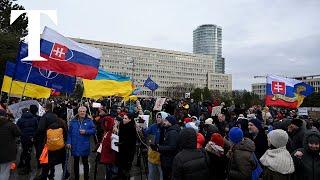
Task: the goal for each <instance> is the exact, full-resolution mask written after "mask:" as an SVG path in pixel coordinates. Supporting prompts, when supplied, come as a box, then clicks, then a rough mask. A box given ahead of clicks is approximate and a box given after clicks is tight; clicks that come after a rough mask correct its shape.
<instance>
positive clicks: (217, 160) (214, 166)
mask: <svg viewBox="0 0 320 180" xmlns="http://www.w3.org/2000/svg"><path fill="white" fill-rule="evenodd" d="M205 150H206V151H207V153H208V156H209V160H210V179H217V180H225V179H226V177H227V175H226V168H227V164H228V159H227V156H226V153H225V152H224V139H223V137H222V136H221V135H220V134H219V133H213V134H212V136H211V139H210V141H209V142H208V144H207V145H206V148H205Z"/></svg>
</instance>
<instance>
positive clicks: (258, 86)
mask: <svg viewBox="0 0 320 180" xmlns="http://www.w3.org/2000/svg"><path fill="white" fill-rule="evenodd" d="M291 78H293V79H297V80H300V81H303V82H305V83H307V84H309V85H311V86H313V87H314V91H315V92H320V75H312V76H297V77H291ZM251 87H252V92H253V93H255V94H257V95H258V96H259V97H260V99H264V97H265V95H266V83H254V84H252V85H251Z"/></svg>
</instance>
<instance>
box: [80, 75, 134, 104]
mask: <svg viewBox="0 0 320 180" xmlns="http://www.w3.org/2000/svg"><path fill="white" fill-rule="evenodd" d="M82 82H83V86H84V92H83V97H87V98H93V99H99V98H101V97H106V96H121V97H127V96H129V95H131V93H132V91H133V88H132V82H131V81H130V78H128V77H125V76H120V75H117V74H113V73H108V72H105V71H103V70H101V69H99V73H98V75H97V78H96V80H88V79H83V80H82Z"/></svg>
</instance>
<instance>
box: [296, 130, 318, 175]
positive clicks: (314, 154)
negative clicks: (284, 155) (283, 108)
mask: <svg viewBox="0 0 320 180" xmlns="http://www.w3.org/2000/svg"><path fill="white" fill-rule="evenodd" d="M292 158H293V162H294V164H295V167H296V172H295V174H294V176H295V177H294V178H295V179H303V180H318V179H320V133H319V131H317V130H310V131H308V132H306V134H305V138H304V141H303V148H300V149H297V150H296V151H295V152H293V153H292Z"/></svg>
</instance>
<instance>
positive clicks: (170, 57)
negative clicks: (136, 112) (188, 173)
mask: <svg viewBox="0 0 320 180" xmlns="http://www.w3.org/2000/svg"><path fill="white" fill-rule="evenodd" d="M74 40H75V41H77V42H80V43H84V44H88V45H90V46H94V47H96V48H99V49H101V51H102V59H101V63H100V66H101V67H102V68H103V69H105V70H107V71H110V72H115V73H118V74H121V75H127V76H130V77H132V79H133V82H134V84H135V85H136V86H137V87H142V86H143V84H144V81H145V80H146V79H147V77H148V76H150V77H151V79H152V80H153V81H155V82H156V83H157V84H158V85H159V89H157V90H156V91H155V92H154V94H152V95H154V96H173V95H174V93H175V91H183V93H185V92H190V91H191V90H192V88H197V87H199V88H204V87H208V88H209V89H210V90H219V91H231V90H232V80H231V75H227V74H216V73H215V72H214V70H215V64H214V61H212V57H211V56H208V55H201V54H192V53H185V52H178V51H171V50H162V49H155V48H147V47H138V46H131V45H124V44H117V43H108V42H99V41H91V40H84V39H74ZM219 78H220V79H219ZM142 95H151V91H150V90H148V89H147V88H143V91H142Z"/></svg>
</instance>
